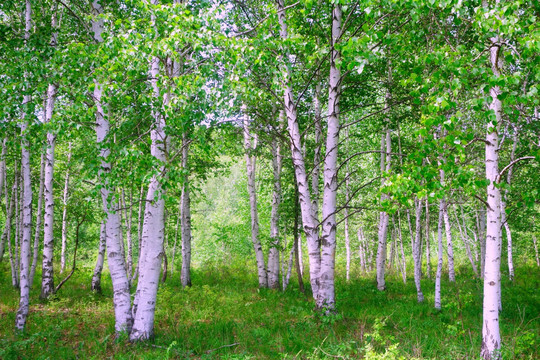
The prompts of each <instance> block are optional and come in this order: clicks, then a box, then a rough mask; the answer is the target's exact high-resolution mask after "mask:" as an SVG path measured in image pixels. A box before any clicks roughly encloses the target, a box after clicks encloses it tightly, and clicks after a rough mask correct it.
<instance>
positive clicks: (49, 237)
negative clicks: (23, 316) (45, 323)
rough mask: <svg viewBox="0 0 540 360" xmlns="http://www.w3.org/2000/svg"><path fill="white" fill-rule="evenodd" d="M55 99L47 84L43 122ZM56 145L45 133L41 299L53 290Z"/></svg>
mask: <svg viewBox="0 0 540 360" xmlns="http://www.w3.org/2000/svg"><path fill="white" fill-rule="evenodd" d="M55 101H56V86H55V85H54V84H49V86H48V88H47V105H46V107H45V122H46V123H48V122H50V121H51V119H52V114H53V109H54V103H55ZM55 145H56V135H54V134H53V133H52V132H50V131H49V132H48V133H47V149H46V153H45V179H44V184H43V187H44V192H45V198H44V203H45V215H44V218H43V260H42V271H41V294H40V298H41V299H46V298H47V297H49V296H50V295H51V294H52V293H53V292H54V277H53V275H54V268H53V256H54V233H53V227H54V197H53V186H54V185H53V184H54V148H55Z"/></svg>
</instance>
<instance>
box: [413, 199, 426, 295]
mask: <svg viewBox="0 0 540 360" xmlns="http://www.w3.org/2000/svg"><path fill="white" fill-rule="evenodd" d="M415 205H416V236H415V239H414V246H413V258H414V284H415V285H416V295H417V299H418V302H419V303H420V302H423V301H424V294H423V293H422V288H421V284H420V280H421V278H422V244H421V241H422V225H421V220H422V219H421V218H422V202H421V201H420V200H419V199H415Z"/></svg>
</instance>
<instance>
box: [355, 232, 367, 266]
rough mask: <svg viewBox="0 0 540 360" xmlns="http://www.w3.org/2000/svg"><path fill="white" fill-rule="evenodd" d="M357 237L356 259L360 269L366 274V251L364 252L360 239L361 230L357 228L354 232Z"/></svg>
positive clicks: (362, 241)
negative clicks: (358, 260) (358, 259)
mask: <svg viewBox="0 0 540 360" xmlns="http://www.w3.org/2000/svg"><path fill="white" fill-rule="evenodd" d="M356 236H357V237H358V257H359V258H360V269H362V271H363V272H366V251H365V250H364V240H363V239H362V230H361V228H358V231H357V232H356Z"/></svg>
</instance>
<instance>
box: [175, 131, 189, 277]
mask: <svg viewBox="0 0 540 360" xmlns="http://www.w3.org/2000/svg"><path fill="white" fill-rule="evenodd" d="M188 156H189V142H188V138H187V134H185V133H184V135H183V138H182V168H183V169H184V171H186V174H187V173H188V169H189V168H188ZM180 201H181V222H182V224H181V231H182V270H181V274H180V280H181V283H182V286H183V287H186V286H191V205H190V204H191V200H190V196H189V176H188V175H186V176H184V182H183V184H182V195H181V198H180ZM175 241H176V240H175Z"/></svg>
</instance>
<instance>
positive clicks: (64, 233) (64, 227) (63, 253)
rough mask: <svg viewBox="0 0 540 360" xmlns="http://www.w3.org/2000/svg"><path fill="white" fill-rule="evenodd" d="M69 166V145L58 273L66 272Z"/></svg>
mask: <svg viewBox="0 0 540 360" xmlns="http://www.w3.org/2000/svg"><path fill="white" fill-rule="evenodd" d="M70 165H71V143H69V152H68V158H67V170H66V180H65V182H64V197H63V198H62V206H63V208H62V250H61V254H60V273H63V272H64V271H65V270H66V248H67V202H68V193H69V167H70Z"/></svg>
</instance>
